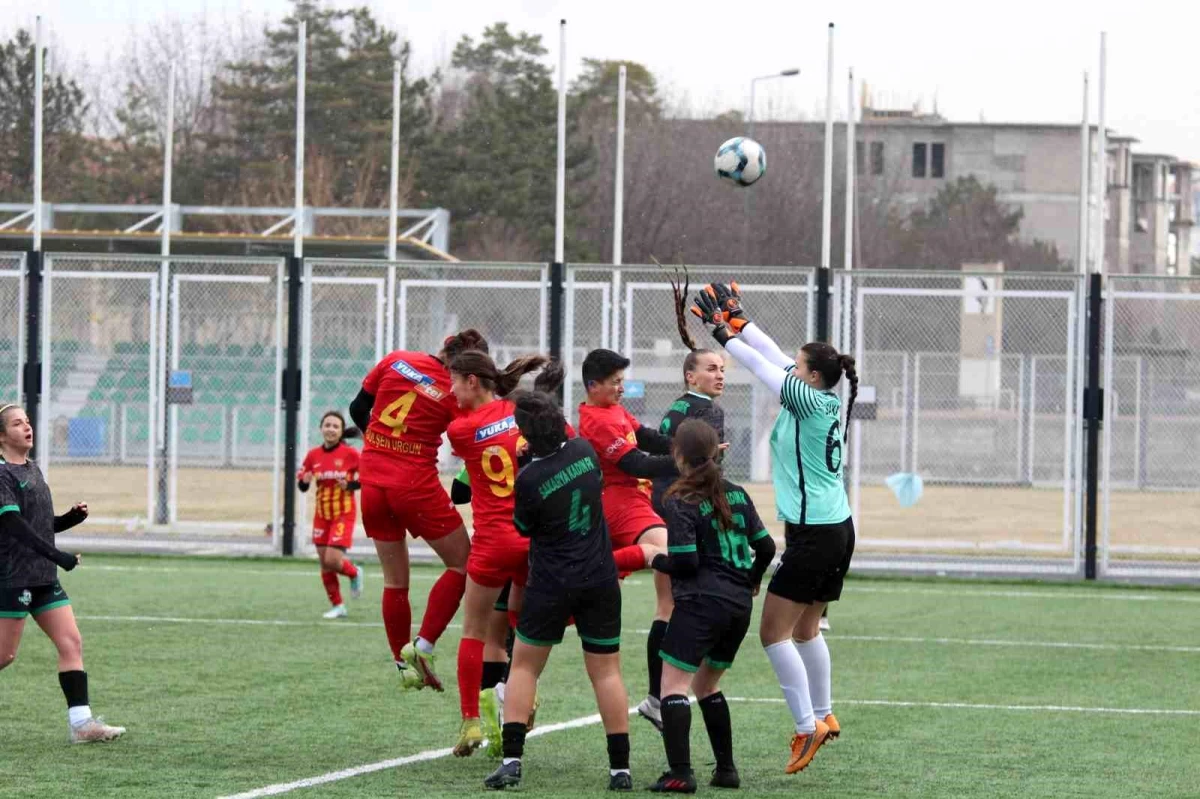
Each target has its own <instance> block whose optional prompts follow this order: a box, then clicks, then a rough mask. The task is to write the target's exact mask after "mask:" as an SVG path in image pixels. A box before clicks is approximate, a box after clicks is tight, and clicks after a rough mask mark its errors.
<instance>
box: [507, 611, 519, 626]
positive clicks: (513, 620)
mask: <svg viewBox="0 0 1200 799" xmlns="http://www.w3.org/2000/svg"><path fill="white" fill-rule="evenodd" d="M519 618H520V614H519V613H517V612H516V611H515V610H510V611H508V626H509V627H511V628H513V629H514V630H515V629H517V620H518V619H519Z"/></svg>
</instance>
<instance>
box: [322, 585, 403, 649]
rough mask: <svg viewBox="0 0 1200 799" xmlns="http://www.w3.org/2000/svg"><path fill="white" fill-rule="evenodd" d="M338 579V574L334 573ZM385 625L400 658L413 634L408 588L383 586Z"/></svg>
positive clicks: (389, 642) (391, 643)
mask: <svg viewBox="0 0 1200 799" xmlns="http://www.w3.org/2000/svg"><path fill="white" fill-rule="evenodd" d="M333 579H334V580H335V581H336V580H337V575H333ZM383 627H384V629H385V630H387V639H388V644H390V645H391V647H392V656H393V657H394V658H395V659H396V660H400V650H401V649H403V648H404V645H405V644H407V643H408V642H409V637H410V636H411V635H412V606H411V605H409V604H408V589H407V588H390V587H388V586H384V587H383Z"/></svg>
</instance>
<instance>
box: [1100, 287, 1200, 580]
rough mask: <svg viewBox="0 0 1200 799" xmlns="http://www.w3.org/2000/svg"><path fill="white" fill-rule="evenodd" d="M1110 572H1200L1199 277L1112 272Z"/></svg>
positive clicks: (1105, 538)
mask: <svg viewBox="0 0 1200 799" xmlns="http://www.w3.org/2000/svg"><path fill="white" fill-rule="evenodd" d="M1103 340H1104V394H1105V422H1104V427H1103V449H1102V458H1103V461H1102V470H1103V485H1104V495H1103V501H1104V505H1103V512H1102V522H1101V536H1100V538H1101V540H1100V547H1101V549H1100V567H1101V573H1102V574H1104V575H1106V576H1110V577H1160V576H1183V577H1190V578H1197V577H1200V525H1198V524H1197V522H1196V519H1197V518H1198V517H1200V492H1198V489H1200V460H1198V459H1197V458H1196V452H1198V451H1200V354H1198V352H1200V280H1197V279H1188V278H1145V277H1134V276H1113V277H1110V278H1109V279H1108V285H1107V296H1106V304H1105V315H1104V339H1103Z"/></svg>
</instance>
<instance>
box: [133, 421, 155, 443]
mask: <svg viewBox="0 0 1200 799" xmlns="http://www.w3.org/2000/svg"><path fill="white" fill-rule="evenodd" d="M129 437H130V439H132V440H133V441H134V442H135V443H137V444H141V443H143V442H145V441H146V440H147V439H149V438H150V428H149V427H148V426H147V425H145V424H135V425H130V426H129Z"/></svg>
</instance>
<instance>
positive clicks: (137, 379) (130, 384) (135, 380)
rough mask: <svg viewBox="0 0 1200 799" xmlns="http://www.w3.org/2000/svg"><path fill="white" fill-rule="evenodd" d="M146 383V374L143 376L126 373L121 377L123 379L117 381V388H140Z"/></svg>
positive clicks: (135, 373)
mask: <svg viewBox="0 0 1200 799" xmlns="http://www.w3.org/2000/svg"><path fill="white" fill-rule="evenodd" d="M145 382H146V375H145V373H144V372H143V373H142V374H138V373H137V372H126V373H125V374H123V375H121V379H120V380H118V381H117V388H137V387H138V386H141V385H144V384H145Z"/></svg>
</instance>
